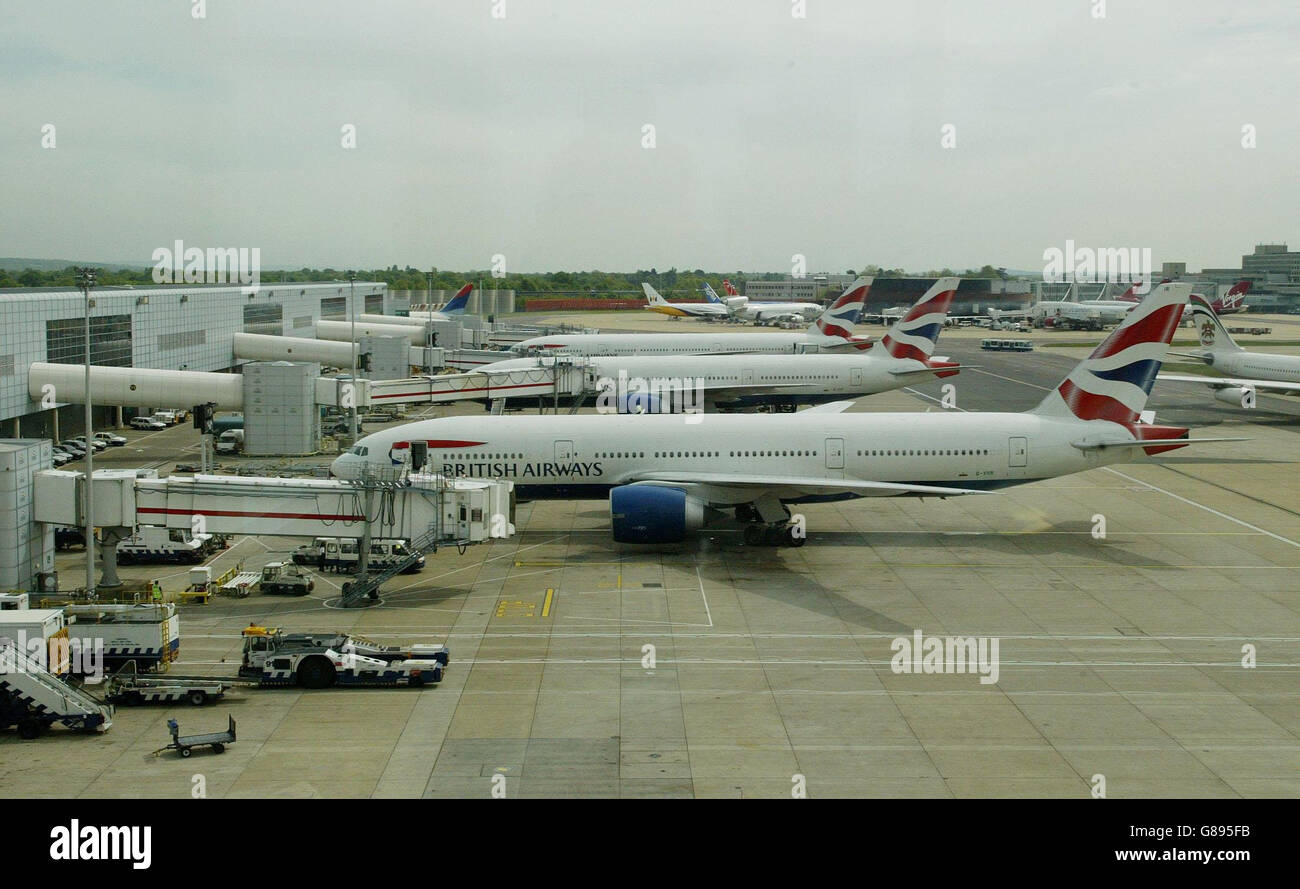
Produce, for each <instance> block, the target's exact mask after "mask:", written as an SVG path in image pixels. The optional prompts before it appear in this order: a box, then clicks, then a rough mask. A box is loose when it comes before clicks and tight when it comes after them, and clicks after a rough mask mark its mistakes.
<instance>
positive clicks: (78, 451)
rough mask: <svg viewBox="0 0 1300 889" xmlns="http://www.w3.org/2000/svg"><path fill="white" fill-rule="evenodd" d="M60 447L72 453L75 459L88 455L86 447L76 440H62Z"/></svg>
mask: <svg viewBox="0 0 1300 889" xmlns="http://www.w3.org/2000/svg"><path fill="white" fill-rule="evenodd" d="M59 447H61V448H62V449H63V450H65V451H67V452H68V453H69V454H71V455H72V458H73V459H74V460H80V459H81V458H82V457H84V456H86V449H85V448H84V447H82V446H81V445H79V444H77V443H76V442H75V441H65V442H61V443H60V444H59Z"/></svg>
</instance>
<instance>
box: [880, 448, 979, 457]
mask: <svg viewBox="0 0 1300 889" xmlns="http://www.w3.org/2000/svg"><path fill="white" fill-rule="evenodd" d="M988 453H989V452H988V449H987V448H984V449H979V448H975V449H970V450H938V451H915V450H897V451H858V456H859V457H987V456H988Z"/></svg>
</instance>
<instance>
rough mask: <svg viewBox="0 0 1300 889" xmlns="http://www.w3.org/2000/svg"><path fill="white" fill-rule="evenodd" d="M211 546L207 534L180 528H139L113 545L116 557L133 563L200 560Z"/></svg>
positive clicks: (210, 538) (122, 561)
mask: <svg viewBox="0 0 1300 889" xmlns="http://www.w3.org/2000/svg"><path fill="white" fill-rule="evenodd" d="M211 545H212V535H211V534H191V533H190V532H189V531H186V530H185V529H184V528H153V527H141V528H139V529H137V530H136V532H135V534H134V535H133V536H132V537H129V538H127V539H126V540H123V541H122V542H121V543H119V544H118V545H117V560H118V561H119V562H121V563H122V564H124V565H129V564H132V563H133V562H189V563H192V564H193V563H198V562H202V561H203V560H204V559H205V558H206V557H207V555H208V552H209V551H210V549H209V548H210V547H211Z"/></svg>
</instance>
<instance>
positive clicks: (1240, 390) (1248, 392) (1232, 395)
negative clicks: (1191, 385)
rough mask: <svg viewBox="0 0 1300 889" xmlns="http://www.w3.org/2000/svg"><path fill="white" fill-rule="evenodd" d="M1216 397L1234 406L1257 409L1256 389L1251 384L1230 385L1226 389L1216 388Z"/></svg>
mask: <svg viewBox="0 0 1300 889" xmlns="http://www.w3.org/2000/svg"><path fill="white" fill-rule="evenodd" d="M1214 397H1215V398H1217V399H1218V400H1219V401H1222V402H1223V403H1224V404H1230V405H1232V406H1233V407H1240V408H1245V409H1246V410H1248V411H1250V410H1254V409H1255V390H1254V389H1252V388H1251V387H1249V386H1228V387H1227V388H1224V389H1215V390H1214Z"/></svg>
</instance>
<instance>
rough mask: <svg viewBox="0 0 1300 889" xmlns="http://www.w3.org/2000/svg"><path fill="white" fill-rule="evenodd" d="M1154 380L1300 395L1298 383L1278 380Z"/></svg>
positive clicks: (1192, 377)
mask: <svg viewBox="0 0 1300 889" xmlns="http://www.w3.org/2000/svg"><path fill="white" fill-rule="evenodd" d="M1156 379H1157V380H1170V381H1172V382H1175V383H1202V384H1204V385H1206V386H1209V387H1210V388H1211V389H1254V390H1255V391H1256V392H1271V393H1274V394H1277V395H1300V383H1284V382H1281V381H1280V380H1247V379H1236V378H1233V377H1203V376H1198V375H1196V374H1157V375H1156Z"/></svg>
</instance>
